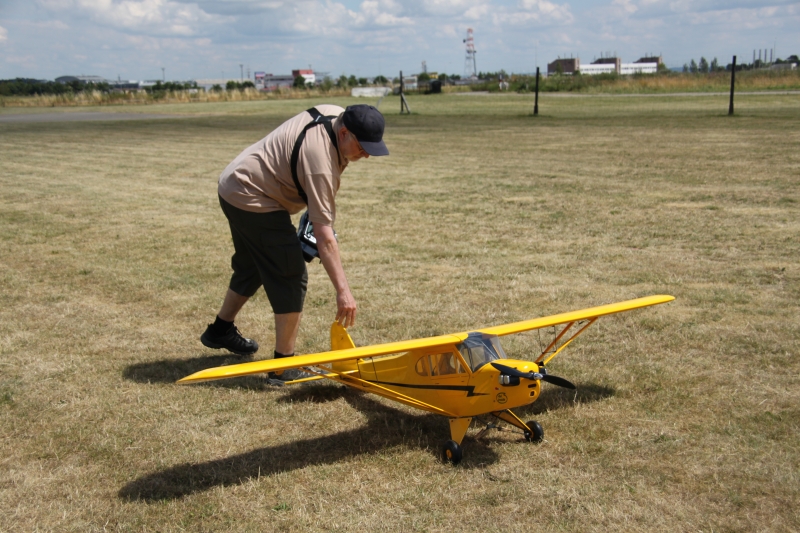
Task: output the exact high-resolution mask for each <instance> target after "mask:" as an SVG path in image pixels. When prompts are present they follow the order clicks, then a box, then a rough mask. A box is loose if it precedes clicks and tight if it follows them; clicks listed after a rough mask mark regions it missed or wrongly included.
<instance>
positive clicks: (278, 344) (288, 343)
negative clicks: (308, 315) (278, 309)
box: [275, 313, 303, 355]
mask: <svg viewBox="0 0 800 533" xmlns="http://www.w3.org/2000/svg"><path fill="white" fill-rule="evenodd" d="M302 315H303V313H282V314H276V315H275V353H277V354H281V355H294V343H295V341H296V340H297V331H298V330H299V329H300V317H301V316H302Z"/></svg>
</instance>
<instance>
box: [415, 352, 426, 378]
mask: <svg viewBox="0 0 800 533" xmlns="http://www.w3.org/2000/svg"><path fill="white" fill-rule="evenodd" d="M414 369H415V370H416V371H417V374H419V375H420V376H427V375H428V358H427V356H426V357H420V358H419V361H417V366H416V367H414Z"/></svg>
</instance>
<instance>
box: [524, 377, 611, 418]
mask: <svg viewBox="0 0 800 533" xmlns="http://www.w3.org/2000/svg"><path fill="white" fill-rule="evenodd" d="M576 386H577V387H578V389H577V390H570V389H565V388H563V387H555V386H545V388H544V389H543V390H542V393H541V394H540V395H539V399H538V400H536V402H534V403H532V404H530V405H527V406H525V407H520V408H518V409H515V410H514V412H515V413H516V414H518V415H520V416H522V417H523V418H524V417H525V416H529V415H540V414H542V413H546V412H548V411H555V410H557V409H563V408H565V407H570V406H572V405H575V404H579V403H592V402H599V401H600V400H603V399H605V398H610V397H612V396H614V395H615V394H616V393H617V391H616V389H614V388H613V387H608V386H606V385H599V384H597V383H578V384H576Z"/></svg>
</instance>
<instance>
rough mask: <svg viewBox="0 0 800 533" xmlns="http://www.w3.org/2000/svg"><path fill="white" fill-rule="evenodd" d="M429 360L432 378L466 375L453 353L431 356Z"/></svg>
mask: <svg viewBox="0 0 800 533" xmlns="http://www.w3.org/2000/svg"><path fill="white" fill-rule="evenodd" d="M430 359H431V375H432V376H446V375H448V374H466V373H467V371H466V370H464V368H463V367H462V366H461V361H460V360H459V359H458V357H456V355H455V354H454V353H453V352H447V353H435V354H431V355H430Z"/></svg>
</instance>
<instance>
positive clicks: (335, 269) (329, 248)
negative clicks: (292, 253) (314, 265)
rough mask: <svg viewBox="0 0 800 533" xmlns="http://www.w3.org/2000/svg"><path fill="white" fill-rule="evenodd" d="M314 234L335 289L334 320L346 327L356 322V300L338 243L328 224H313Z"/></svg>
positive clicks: (323, 264) (321, 257)
mask: <svg viewBox="0 0 800 533" xmlns="http://www.w3.org/2000/svg"><path fill="white" fill-rule="evenodd" d="M314 236H315V237H316V238H317V249H318V250H319V257H320V260H321V261H322V266H324V267H325V272H327V273H328V277H329V278H330V279H331V283H333V287H334V289H336V320H337V321H338V322H339V323H340V324H341V325H342V326H344V327H346V328H348V327H350V326H353V325H355V323H356V300H355V298H353V295H352V293H351V292H350V285H348V283H347V277H346V276H345V275H344V269H343V268H342V260H341V257H340V256H339V244H338V243H337V242H336V238H335V237H334V236H333V228H332V227H330V226H323V225H314Z"/></svg>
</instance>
